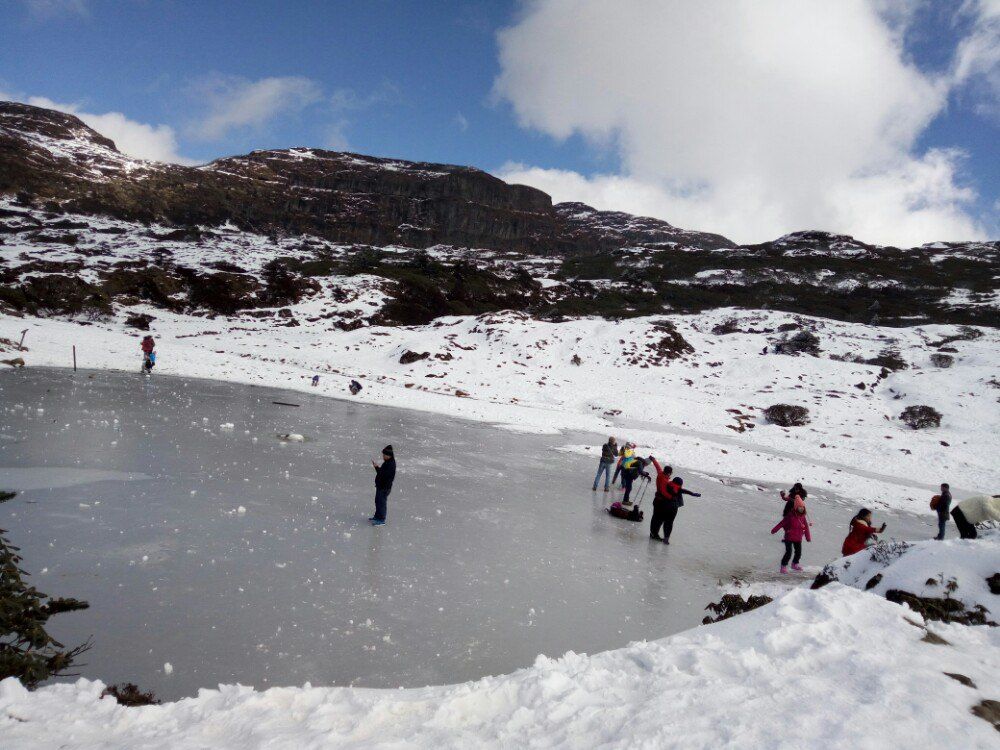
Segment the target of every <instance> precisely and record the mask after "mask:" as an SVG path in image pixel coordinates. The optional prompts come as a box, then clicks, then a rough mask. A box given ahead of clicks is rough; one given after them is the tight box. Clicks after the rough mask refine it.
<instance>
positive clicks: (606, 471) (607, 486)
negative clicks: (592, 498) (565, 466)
mask: <svg viewBox="0 0 1000 750" xmlns="http://www.w3.org/2000/svg"><path fill="white" fill-rule="evenodd" d="M617 457H618V441H617V440H615V439H614V438H613V437H609V438H608V442H606V443H605V444H604V445H602V446H601V460H600V462H599V463H598V464H597V476H595V477H594V487H593V489H591V492H597V485H598V484H599V483H600V481H601V474H603V475H604V491H605V492H610V490H611V464H613V463H614V462H615V458H617Z"/></svg>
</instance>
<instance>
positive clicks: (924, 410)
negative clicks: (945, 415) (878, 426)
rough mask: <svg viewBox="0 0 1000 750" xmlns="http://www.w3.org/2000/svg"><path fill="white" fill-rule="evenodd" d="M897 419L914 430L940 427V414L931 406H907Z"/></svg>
mask: <svg viewBox="0 0 1000 750" xmlns="http://www.w3.org/2000/svg"><path fill="white" fill-rule="evenodd" d="M899 418H900V419H901V420H903V422H905V423H906V425H907V427H910V428H911V429H914V430H923V429H925V428H927V427H940V426H941V412H939V411H938V410H937V409H935V408H934V407H933V406H923V405H920V406H907V407H906V408H905V409H903V413H902V414H900V415H899Z"/></svg>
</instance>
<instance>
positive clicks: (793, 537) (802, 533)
mask: <svg viewBox="0 0 1000 750" xmlns="http://www.w3.org/2000/svg"><path fill="white" fill-rule="evenodd" d="M778 529H784V530H785V539H784V542H785V555H784V557H782V558H781V572H782V573H787V572H788V561H789V560H791V561H792V570H802V566H801V565H799V560H801V559H802V537H805V538H806V541H807V542H811V541H812V536H811V535H810V534H809V519H807V518H806V504H805V503H804V502H802V498H801V497H796V498H795V501H794V507H793V509H792V512H791V513H789V514H788V515H786V516H784V517H782V519H781V520H780V521H778V525H777V526H775V527H774V528H773V529H771V533H772V534H774V533H776V532H777V531H778ZM793 553H794V557H793V556H792V555H793Z"/></svg>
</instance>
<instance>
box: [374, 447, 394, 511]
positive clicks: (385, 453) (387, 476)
mask: <svg viewBox="0 0 1000 750" xmlns="http://www.w3.org/2000/svg"><path fill="white" fill-rule="evenodd" d="M372 468H373V469H375V515H374V516H372V517H371V518H370V519H368V520H369V521H371V522H372V526H381V525H383V524H384V523H385V513H386V506H387V504H388V502H389V493H390V492H391V491H392V482H393V480H394V479H395V478H396V458H395V456H394V454H393V452H392V446H391V445H387V446H385V448H383V449H382V465H381V466H379V465H378V464H377V463H375V462H374V461H372Z"/></svg>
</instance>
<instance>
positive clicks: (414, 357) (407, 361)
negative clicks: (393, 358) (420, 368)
mask: <svg viewBox="0 0 1000 750" xmlns="http://www.w3.org/2000/svg"><path fill="white" fill-rule="evenodd" d="M429 356H431V353H430V352H419V353H418V352H411V351H410V350H409V349H407V350H406V351H405V352H403V356H401V357H400V358H399V364H401V365H412V364H413V363H414V362H419V361H420V360H422V359H427V358H428V357H429Z"/></svg>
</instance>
